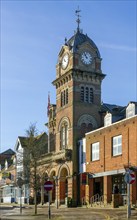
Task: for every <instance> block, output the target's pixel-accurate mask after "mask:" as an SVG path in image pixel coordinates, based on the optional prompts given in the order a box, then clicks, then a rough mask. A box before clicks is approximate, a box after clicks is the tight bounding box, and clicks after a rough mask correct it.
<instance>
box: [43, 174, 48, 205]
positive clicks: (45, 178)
mask: <svg viewBox="0 0 137 220" xmlns="http://www.w3.org/2000/svg"><path fill="white" fill-rule="evenodd" d="M48 179H49V177H48V174H47V173H45V174H44V178H43V180H44V181H43V189H44V184H45V182H46V181H47V180H48ZM47 202H48V192H47V191H46V190H45V189H44V201H43V203H47Z"/></svg>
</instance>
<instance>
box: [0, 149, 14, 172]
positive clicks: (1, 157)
mask: <svg viewBox="0 0 137 220" xmlns="http://www.w3.org/2000/svg"><path fill="white" fill-rule="evenodd" d="M13 155H15V152H14V151H13V150H12V149H10V148H9V149H8V150H6V151H4V152H2V153H1V154H0V164H1V169H3V168H4V167H5V160H7V162H8V167H9V166H11V164H12V162H13V158H12V157H13Z"/></svg>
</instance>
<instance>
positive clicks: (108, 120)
mask: <svg viewBox="0 0 137 220" xmlns="http://www.w3.org/2000/svg"><path fill="white" fill-rule="evenodd" d="M111 124H112V114H111V113H107V114H106V116H105V117H104V126H105V127H107V126H109V125H111Z"/></svg>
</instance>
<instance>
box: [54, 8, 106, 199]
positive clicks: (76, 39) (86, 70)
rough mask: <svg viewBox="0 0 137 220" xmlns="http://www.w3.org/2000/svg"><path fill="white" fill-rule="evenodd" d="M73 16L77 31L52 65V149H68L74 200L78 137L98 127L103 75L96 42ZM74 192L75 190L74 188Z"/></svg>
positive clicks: (77, 12)
mask: <svg viewBox="0 0 137 220" xmlns="http://www.w3.org/2000/svg"><path fill="white" fill-rule="evenodd" d="M79 12H80V11H79V10H78V11H76V15H77V17H78V18H77V24H78V25H77V30H76V31H75V33H74V35H73V36H72V37H71V38H70V39H69V40H67V39H65V42H64V45H63V46H62V47H61V50H60V52H59V54H58V62H57V65H56V79H55V80H54V81H53V85H54V86H55V87H56V152H60V151H62V150H64V149H69V150H71V152H72V157H71V160H70V161H67V162H65V164H67V166H68V168H69V170H70V175H72V176H75V175H76V178H74V180H73V182H72V188H73V189H72V191H73V193H72V194H73V197H74V200H77V198H78V197H77V192H75V189H76V188H77V186H78V183H77V182H78V180H77V181H76V179H77V176H78V173H79V168H78V140H80V139H81V138H83V137H84V135H85V133H86V132H89V131H92V130H94V129H97V128H98V127H100V126H101V117H100V114H99V111H100V107H101V83H102V80H103V79H104V77H105V74H103V73H102V70H101V61H102V59H101V56H100V52H99V50H98V48H97V46H96V44H95V43H94V42H93V41H92V40H91V38H90V37H89V36H88V35H87V34H83V33H82V31H81V30H80V27H79V24H80V19H79V17H80V16H79ZM76 191H77V190H76Z"/></svg>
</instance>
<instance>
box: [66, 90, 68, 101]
mask: <svg viewBox="0 0 137 220" xmlns="http://www.w3.org/2000/svg"><path fill="white" fill-rule="evenodd" d="M66 104H68V89H66Z"/></svg>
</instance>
